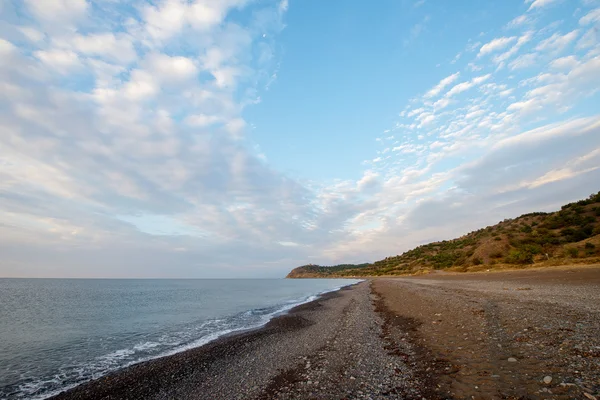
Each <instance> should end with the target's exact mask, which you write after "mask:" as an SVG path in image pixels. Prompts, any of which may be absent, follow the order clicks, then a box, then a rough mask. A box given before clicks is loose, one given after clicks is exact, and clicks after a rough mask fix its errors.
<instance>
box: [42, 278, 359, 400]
mask: <svg viewBox="0 0 600 400" xmlns="http://www.w3.org/2000/svg"><path fill="white" fill-rule="evenodd" d="M361 283H365V280H364V279H361V280H360V281H359V282H357V283H351V284H348V285H343V286H341V287H339V288H337V289H332V290H329V291H325V292H322V293H318V294H315V295H312V296H309V297H308V298H307V300H306V301H305V302H301V303H299V304H296V305H294V306H292V307H291V308H289V309H284V310H281V311H277V312H275V313H274V314H273V316H272V317H271V318H270V319H269V320H268V321H267V322H265V323H264V324H262V325H259V326H255V327H249V328H242V329H239V330H236V331H233V332H228V333H224V334H222V335H220V336H218V337H217V338H215V339H212V340H210V341H208V342H207V343H204V344H201V345H199V346H196V347H192V348H188V349H184V350H181V351H176V352H174V353H170V354H165V355H159V356H157V357H155V358H151V359H147V360H142V361H139V362H136V363H134V364H131V365H128V366H124V367H122V368H119V369H117V370H115V371H112V372H109V373H108V374H106V375H103V376H101V377H98V378H95V379H92V380H89V381H85V382H82V383H79V384H75V386H71V387H67V388H65V389H63V390H60V391H56V392H54V393H53V394H50V395H48V396H45V397H36V398H39V399H44V400H46V399H48V400H59V399H80V398H81V399H83V398H85V399H100V398H114V397H112V396H113V393H116V392H119V391H120V388H118V387H117V386H119V385H124V386H135V383H134V382H133V381H132V378H135V379H136V380H137V379H142V380H145V379H146V378H148V375H152V373H153V372H154V371H155V370H156V369H158V368H161V367H162V366H163V364H173V363H180V362H186V363H187V360H185V359H186V358H189V357H193V358H198V359H201V360H198V361H199V362H200V363H201V364H202V366H204V365H206V364H208V363H209V362H210V361H212V359H216V358H221V357H223V356H224V355H226V353H228V352H230V351H231V350H232V349H238V348H239V347H243V345H244V344H246V343H250V342H253V341H255V340H259V339H260V338H261V337H262V336H265V335H271V334H276V333H280V332H286V331H293V330H297V329H301V328H302V327H304V326H306V325H307V324H308V323H309V322H308V321H306V320H304V319H303V318H302V317H301V316H298V315H297V314H299V313H302V312H303V311H307V310H310V311H312V310H314V309H316V308H318V307H320V306H321V304H320V303H321V302H324V301H327V300H329V299H332V298H335V297H338V296H339V292H341V291H345V290H351V289H352V288H353V287H355V286H357V285H360V284H361ZM311 297H314V298H313V299H310V298H311ZM134 375H135V376H134ZM140 375H141V376H140ZM150 395H151V393H148V396H150ZM136 396H137V395H136ZM117 398H137V397H122V393H121V394H118V395H117Z"/></svg>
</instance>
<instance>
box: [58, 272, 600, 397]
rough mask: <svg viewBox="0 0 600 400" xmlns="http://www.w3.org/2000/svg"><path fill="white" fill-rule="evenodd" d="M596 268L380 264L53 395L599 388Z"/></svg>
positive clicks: (496, 392)
mask: <svg viewBox="0 0 600 400" xmlns="http://www.w3.org/2000/svg"><path fill="white" fill-rule="evenodd" d="M598 332H600V268H599V267H596V268H572V269H568V270H549V271H543V270H538V271H532V270H523V271H510V272H506V273H504V274H501V273H491V274H481V273H477V274H468V275H455V274H439V275H438V274H431V275H426V276H413V277H405V278H378V279H371V280H368V281H363V282H360V283H358V284H354V285H351V286H346V287H344V288H341V289H340V290H338V291H334V292H329V293H326V294H324V295H322V296H320V297H319V298H318V299H315V300H314V301H312V302H308V303H304V304H301V305H299V306H297V307H294V308H293V309H291V310H290V311H289V312H288V313H287V314H284V315H281V316H279V317H276V318H273V319H272V320H271V321H269V323H267V324H266V325H265V326H264V327H262V328H257V329H255V330H252V331H248V332H243V333H233V334H230V335H226V336H223V337H221V338H219V339H217V340H215V341H213V342H211V343H209V344H207V345H204V346H201V347H199V348H195V349H191V350H188V351H186V352H183V353H177V354H175V355H172V356H168V357H164V358H159V359H155V360H151V361H148V362H144V363H140V364H136V365H134V366H131V367H129V368H126V369H124V370H121V371H117V372H115V373H113V374H110V375H107V376H106V377H104V378H101V379H98V380H95V381H91V382H88V383H85V384H83V385H81V386H78V387H76V388H74V389H71V390H69V391H67V392H65V393H62V394H60V395H58V396H55V397H52V399H59V400H64V399H66V400H72V399H77V400H83V399H91V400H96V399H140V398H143V399H161V400H162V399H172V398H177V399H190V400H192V399H193V400H201V399H252V400H276V399H278V400H279V399H281V400H288V399H388V398H400V399H411V400H412V399H419V400H421V399H423V398H426V399H429V400H434V399H467V398H468V399H475V400H480V399H481V400H483V399H486V400H487V399H498V400H500V399H519V398H521V399H525V398H526V399H531V400H534V399H539V400H542V399H557V400H563V399H564V400H566V399H583V400H594V399H599V398H600V336H598Z"/></svg>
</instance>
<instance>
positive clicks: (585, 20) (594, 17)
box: [579, 8, 600, 25]
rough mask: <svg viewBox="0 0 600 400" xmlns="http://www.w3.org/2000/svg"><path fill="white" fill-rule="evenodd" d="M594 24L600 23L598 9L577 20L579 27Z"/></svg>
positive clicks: (599, 11) (599, 9) (599, 10)
mask: <svg viewBox="0 0 600 400" xmlns="http://www.w3.org/2000/svg"><path fill="white" fill-rule="evenodd" d="M595 22H600V8H596V9H594V10H592V11H590V12H589V13H587V14H586V15H584V16H583V17H581V18H580V19H579V23H580V24H581V25H589V24H591V23H595Z"/></svg>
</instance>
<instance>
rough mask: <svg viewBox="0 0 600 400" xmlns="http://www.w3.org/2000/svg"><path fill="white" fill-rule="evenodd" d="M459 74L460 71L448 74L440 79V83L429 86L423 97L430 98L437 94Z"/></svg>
mask: <svg viewBox="0 0 600 400" xmlns="http://www.w3.org/2000/svg"><path fill="white" fill-rule="evenodd" d="M459 76H460V72H456V73H454V74H452V75H449V76H447V77H445V78H444V79H442V80H441V81H440V83H438V84H437V85H435V86H434V87H433V88H431V89H430V90H429V91H428V92H427V93H425V98H431V97H435V96H437V95H439V94H440V93H441V92H442V90H444V89H445V88H446V87H447V86H448V85H451V84H452V83H453V82H454V81H456V80H457V79H458V77H459Z"/></svg>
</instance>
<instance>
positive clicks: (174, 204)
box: [0, 0, 600, 278]
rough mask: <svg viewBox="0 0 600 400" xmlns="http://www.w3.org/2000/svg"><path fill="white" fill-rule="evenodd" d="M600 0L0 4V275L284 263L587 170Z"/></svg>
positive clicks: (595, 179)
mask: <svg viewBox="0 0 600 400" xmlns="http://www.w3.org/2000/svg"><path fill="white" fill-rule="evenodd" d="M599 29H600V0H505V1H497V2H482V1H478V0H460V1H443V0H380V1H376V2H373V1H365V0H348V1H314V0H153V1H144V0H131V1H117V0H97V1H92V0H44V1H39V0H0V276H4V277H76V278H85V277H95V278H221V277H224V278H249V277H256V278H266V277H283V276H285V274H286V273H287V272H288V271H289V270H290V269H292V268H294V267H296V266H299V265H303V264H308V263H314V264H321V265H332V264H337V263H352V262H369V261H375V260H378V259H381V258H384V257H386V256H391V255H396V254H401V253H402V252H404V251H406V250H409V249H411V248H413V247H415V246H418V245H420V244H424V243H428V242H431V241H435V240H443V239H451V238H454V237H458V236H460V235H463V234H465V233H467V232H469V231H472V230H475V229H478V228H481V227H485V226H487V225H493V224H495V223H497V222H499V221H501V220H503V219H505V218H512V217H516V216H518V215H520V214H522V213H527V212H533V211H552V210H555V209H558V208H559V207H560V205H562V204H565V203H568V202H570V201H575V200H579V199H582V198H586V197H587V196H589V195H590V194H592V193H595V192H597V191H599V190H600V94H599V93H598V92H599V89H600V32H599Z"/></svg>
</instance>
